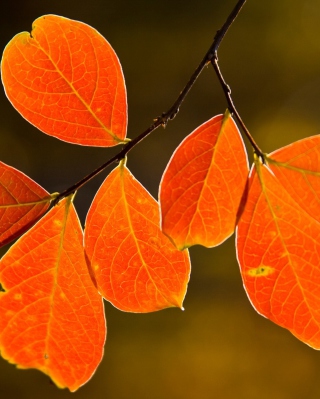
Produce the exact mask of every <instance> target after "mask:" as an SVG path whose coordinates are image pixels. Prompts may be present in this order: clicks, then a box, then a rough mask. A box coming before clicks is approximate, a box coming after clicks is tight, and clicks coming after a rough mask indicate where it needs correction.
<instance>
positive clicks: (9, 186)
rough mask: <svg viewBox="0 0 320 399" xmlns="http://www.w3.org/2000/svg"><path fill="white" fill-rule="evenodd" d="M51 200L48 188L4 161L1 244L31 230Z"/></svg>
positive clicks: (0, 186) (0, 183) (0, 174)
mask: <svg viewBox="0 0 320 399" xmlns="http://www.w3.org/2000/svg"><path fill="white" fill-rule="evenodd" d="M50 200H51V198H50V196H49V194H48V192H47V191H46V190H45V189H44V188H42V187H40V186H39V185H38V184H37V183H36V182H34V181H33V180H31V179H30V178H29V177H27V176H26V175H25V174H23V173H22V172H20V171H19V170H17V169H14V168H12V167H11V166H8V165H6V164H4V163H2V162H0V246H3V245H5V244H7V243H8V242H10V241H12V240H13V239H14V238H16V237H18V236H19V235H21V234H22V233H24V232H25V231H26V230H28V228H30V227H31V226H32V224H33V223H35V222H36V221H37V220H38V219H39V217H40V216H42V215H43V214H44V213H45V211H46V210H47V209H48V207H49V204H50Z"/></svg>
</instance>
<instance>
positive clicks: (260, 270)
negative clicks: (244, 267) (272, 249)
mask: <svg viewBox="0 0 320 399" xmlns="http://www.w3.org/2000/svg"><path fill="white" fill-rule="evenodd" d="M274 272H275V269H274V267H270V266H264V265H262V266H259V267H257V268H255V269H250V270H248V272H247V274H248V275H249V276H251V277H265V276H268V275H269V274H272V273H274Z"/></svg>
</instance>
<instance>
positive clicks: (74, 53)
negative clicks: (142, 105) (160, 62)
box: [1, 15, 127, 147]
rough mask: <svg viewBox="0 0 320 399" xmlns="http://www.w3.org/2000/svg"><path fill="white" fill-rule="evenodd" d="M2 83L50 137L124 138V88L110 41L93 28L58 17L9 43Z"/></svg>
mask: <svg viewBox="0 0 320 399" xmlns="http://www.w3.org/2000/svg"><path fill="white" fill-rule="evenodd" d="M1 65H2V81H3V84H4V87H5V91H6V94H7V96H8V98H9V100H10V101H11V103H12V105H13V106H14V107H15V108H16V109H17V111H19V112H20V113H21V115H22V116H23V117H24V118H25V119H27V120H28V121H29V122H30V123H32V124H33V125H34V126H36V127H37V128H38V129H40V130H42V131H43V132H44V133H47V134H49V135H51V136H54V137H57V138H59V139H61V140H64V141H67V142H70V143H75V144H82V145H90V146H105V147H108V146H113V145H116V144H118V143H119V142H122V141H123V139H124V138H125V136H126V129H127V102H126V89H125V84H124V79H123V74H122V69H121V66H120V63H119V60H118V58H117V56H116V54H115V52H114V50H113V49H112V47H111V46H110V44H109V43H108V42H107V41H106V40H105V38H104V37H103V36H101V35H100V34H99V33H98V32H97V31H96V30H95V29H93V28H91V27H90V26H88V25H86V24H84V23H82V22H78V21H73V20H71V19H67V18H63V17H59V16H56V15H45V16H42V17H40V18H38V19H37V20H35V21H34V23H33V26H32V32H31V35H30V33H28V32H22V33H19V34H18V35H16V36H15V37H14V38H13V39H12V40H11V41H10V42H9V43H8V45H7V46H6V48H5V50H4V53H3V59H2V64H1Z"/></svg>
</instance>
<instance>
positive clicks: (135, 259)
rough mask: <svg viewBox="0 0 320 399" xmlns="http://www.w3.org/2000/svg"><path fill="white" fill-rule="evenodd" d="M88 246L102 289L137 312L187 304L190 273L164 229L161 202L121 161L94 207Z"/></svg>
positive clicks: (115, 301) (119, 305)
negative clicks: (160, 225) (155, 198)
mask: <svg viewBox="0 0 320 399" xmlns="http://www.w3.org/2000/svg"><path fill="white" fill-rule="evenodd" d="M85 250H86V253H87V255H88V257H89V259H90V262H91V267H92V272H93V273H94V276H95V279H96V282H97V286H98V289H99V291H100V292H101V294H102V295H103V296H104V297H105V298H106V299H107V300H108V301H110V302H111V303H112V304H113V305H114V306H116V307H117V308H119V309H121V310H125V311H131V312H151V311H155V310H160V309H163V308H167V307H172V306H178V307H182V302H183V299H184V296H185V293H186V289H187V284H188V280H189V274H190V262H189V255H188V252H187V251H183V252H180V251H178V250H177V249H176V248H175V247H174V245H173V244H172V243H171V242H170V240H169V239H168V238H167V237H166V236H165V235H164V234H163V233H162V232H161V231H160V227H159V208H158V204H157V202H156V201H155V200H154V199H153V198H152V197H151V195H150V194H149V193H148V192H147V191H146V189H145V188H144V187H143V186H142V185H141V184H140V183H139V182H138V181H137V180H135V179H134V177H133V176H132V175H131V173H130V172H129V170H128V169H127V168H126V167H125V166H124V165H123V164H121V165H120V166H119V167H117V168H116V169H114V170H113V171H112V172H111V173H110V175H109V176H108V177H107V178H106V180H105V181H104V183H103V184H102V186H101V188H100V189H99V191H98V193H97V194H96V197H95V199H94V201H93V203H92V205H91V208H90V210H89V212H88V216H87V221H86V229H85Z"/></svg>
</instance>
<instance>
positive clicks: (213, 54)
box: [52, 0, 263, 205]
mask: <svg viewBox="0 0 320 399" xmlns="http://www.w3.org/2000/svg"><path fill="white" fill-rule="evenodd" d="M246 1H247V0H238V2H237V4H236V6H235V7H234V9H233V10H232V11H231V13H230V14H229V16H228V18H227V19H226V21H225V23H224V24H223V26H222V28H221V29H219V30H218V31H217V33H216V35H215V37H214V39H213V43H212V45H211V46H210V48H209V50H208V51H207V53H206V54H205V56H204V57H203V59H202V60H201V62H200V64H199V65H198V67H197V68H196V70H195V71H194V72H193V74H192V75H191V77H190V79H189V80H188V82H187V84H186V85H185V87H184V88H183V90H182V91H181V92H180V94H179V96H178V97H177V99H176V101H175V102H174V103H173V104H172V106H171V107H170V108H169V109H168V110H167V111H166V112H163V113H162V114H161V115H160V116H158V117H157V118H155V119H154V121H153V124H152V125H150V126H149V127H148V128H147V129H146V130H145V131H144V132H142V133H141V134H140V135H139V136H137V137H136V138H135V139H133V140H131V141H129V142H128V143H127V144H125V145H124V146H123V148H122V150H121V151H119V152H118V154H116V155H114V156H113V157H112V158H110V159H109V160H108V161H106V162H105V163H104V164H102V165H101V166H99V167H98V168H97V169H95V170H94V171H92V172H91V173H89V174H88V175H87V176H85V177H84V178H83V179H81V180H79V181H78V182H77V183H75V184H74V185H73V186H71V187H69V188H67V189H66V190H64V191H62V192H61V193H60V194H59V195H57V196H56V197H55V198H54V200H53V201H52V204H53V205H56V204H57V203H58V202H59V201H61V200H62V199H63V198H65V197H67V196H68V195H70V194H71V193H74V192H75V191H77V190H78V189H79V188H81V187H82V186H84V185H85V184H86V183H87V182H88V181H90V180H91V179H93V178H94V177H95V176H97V175H98V174H99V173H100V172H102V171H103V170H104V169H105V168H107V167H108V166H109V165H111V164H112V163H115V162H119V161H121V159H123V158H124V157H125V156H126V155H127V154H128V152H129V151H130V150H132V148H134V147H135V146H136V145H137V144H138V143H140V142H141V141H142V140H143V139H144V138H146V137H147V136H148V135H149V134H150V133H152V132H153V131H154V130H156V129H158V127H159V126H162V127H166V125H167V123H168V122H169V121H170V120H172V119H174V118H175V116H176V115H177V113H178V112H179V109H180V107H181V105H182V103H183V101H184V99H185V98H186V96H187V95H188V93H189V91H190V90H191V88H192V86H193V85H194V83H195V81H196V80H197V79H198V77H199V76H200V74H201V72H202V71H203V69H204V67H205V66H206V65H207V64H208V63H210V62H211V63H212V65H213V66H214V68H215V70H216V68H218V71H219V73H218V71H217V70H216V73H217V75H218V78H219V80H220V83H221V84H222V88H223V91H224V93H225V95H226V97H227V101H228V106H229V110H230V112H231V113H233V114H234V115H235V116H236V118H237V120H238V122H239V124H240V125H241V127H242V128H243V130H244V133H245V134H246V135H247V137H248V138H249V140H250V142H251V144H252V146H253V147H254V150H255V152H256V153H257V154H258V156H260V157H262V159H263V153H262V152H261V151H260V149H259V147H258V146H257V145H256V143H255V142H254V140H253V138H252V136H251V135H250V133H249V131H248V129H247V128H246V127H245V125H244V123H243V122H242V120H241V118H240V116H239V114H238V112H237V110H236V108H235V107H234V105H233V102H232V99H231V90H230V88H229V86H228V85H227V84H226V83H225V81H224V79H223V77H222V75H221V72H220V69H219V66H218V57H217V51H218V48H219V46H220V44H221V42H222V40H223V38H224V36H225V35H226V33H227V31H228V29H229V28H230V26H231V25H232V23H233V21H234V20H235V18H236V17H237V16H238V14H239V12H240V11H241V9H242V7H243V5H244V3H245V2H246ZM215 65H216V67H215Z"/></svg>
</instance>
